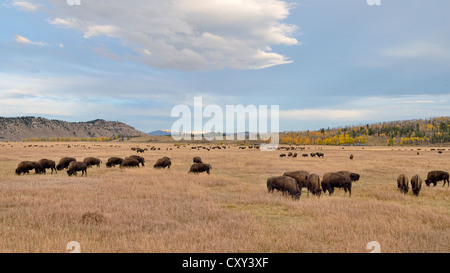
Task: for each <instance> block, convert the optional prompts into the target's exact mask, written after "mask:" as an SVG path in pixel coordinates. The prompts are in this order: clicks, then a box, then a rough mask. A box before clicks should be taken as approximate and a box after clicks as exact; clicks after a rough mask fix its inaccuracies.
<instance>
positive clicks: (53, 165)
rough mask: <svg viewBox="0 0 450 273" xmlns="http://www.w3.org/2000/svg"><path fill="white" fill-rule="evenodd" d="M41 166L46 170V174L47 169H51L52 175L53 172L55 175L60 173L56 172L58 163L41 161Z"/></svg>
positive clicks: (48, 160) (47, 160) (46, 160)
mask: <svg viewBox="0 0 450 273" xmlns="http://www.w3.org/2000/svg"><path fill="white" fill-rule="evenodd" d="M38 163H39V164H41V166H42V168H44V173H45V169H51V170H52V173H53V171H55V173H58V172H57V170H56V163H55V161H53V160H50V159H41V160H39V161H38Z"/></svg>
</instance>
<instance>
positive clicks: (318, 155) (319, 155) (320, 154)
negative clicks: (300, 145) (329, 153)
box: [316, 152, 324, 157]
mask: <svg viewBox="0 0 450 273" xmlns="http://www.w3.org/2000/svg"><path fill="white" fill-rule="evenodd" d="M316 155H317V157H323V156H324V154H323V153H321V152H317V153H316Z"/></svg>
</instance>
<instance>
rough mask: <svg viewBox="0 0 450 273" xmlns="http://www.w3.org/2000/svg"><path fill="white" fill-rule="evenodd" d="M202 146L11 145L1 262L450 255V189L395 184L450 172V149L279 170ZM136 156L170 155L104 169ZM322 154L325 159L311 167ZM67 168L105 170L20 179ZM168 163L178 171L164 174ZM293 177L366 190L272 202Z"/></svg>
mask: <svg viewBox="0 0 450 273" xmlns="http://www.w3.org/2000/svg"><path fill="white" fill-rule="evenodd" d="M29 145H31V147H28V146H29ZM200 145H201V144H198V145H195V144H191V145H187V146H181V147H180V148H177V147H176V146H174V145H173V144H153V143H150V144H149V143H120V142H109V143H32V144H30V143H0V252H66V251H67V250H66V245H67V244H68V243H69V242H71V241H76V242H79V243H80V246H81V252H170V253H172V252H208V253H209V252H257V253H260V252H369V251H370V250H368V249H367V244H368V243H369V242H371V241H377V242H379V244H380V247H381V249H380V250H381V252H402V253H403V252H444V253H448V252H450V188H449V187H447V185H446V186H445V187H442V185H443V182H442V181H440V182H438V184H437V186H436V187H433V186H431V187H427V186H426V185H425V183H424V184H423V185H422V190H421V192H420V194H419V196H417V197H416V196H414V195H413V194H412V192H411V189H410V191H409V192H408V193H407V194H406V195H403V194H401V193H400V192H399V191H398V190H397V182H396V179H397V176H398V175H399V174H400V173H405V174H406V175H407V176H408V177H409V178H411V177H412V176H413V175H415V174H419V175H420V176H421V177H422V179H423V180H425V179H426V176H427V173H428V171H431V170H444V171H450V164H449V159H450V151H448V150H447V149H446V150H445V151H444V152H443V153H442V154H438V153H437V152H436V151H431V150H430V149H431V148H430V147H416V146H415V147H336V146H306V149H305V150H304V151H300V150H295V151H292V152H297V153H298V155H299V156H298V157H296V158H292V157H286V158H280V157H279V155H280V154H281V153H287V152H286V151H284V150H283V151H273V152H261V151H259V150H257V149H245V150H243V149H239V148H238V147H236V146H231V147H230V148H227V149H220V150H219V149H212V150H210V151H207V150H206V149H200V150H192V149H191V147H192V146H200ZM68 146H70V148H69V147H68ZM137 146H139V147H141V148H146V147H147V148H150V147H151V146H155V147H159V148H160V150H150V149H149V150H148V151H146V152H145V153H143V154H141V153H140V154H138V155H141V156H143V157H144V158H145V159H146V164H145V167H140V168H130V169H125V168H123V169H121V168H119V167H115V168H106V167H105V163H106V161H107V159H108V158H109V157H112V156H118V157H122V158H123V157H126V156H129V155H132V154H136V152H134V151H131V149H130V148H131V147H137ZM203 146H209V144H203ZM170 148H171V150H170ZM417 149H421V150H420V151H419V152H420V154H419V155H418V154H417V152H418V151H417ZM317 151H321V152H323V153H324V154H325V156H324V158H317V157H314V158H312V157H302V156H301V154H302V153H308V154H309V153H311V152H317ZM350 154H353V155H354V159H353V160H350V159H349V156H350ZM65 156H71V157H75V158H76V159H77V160H78V161H82V160H83V159H84V158H85V157H88V156H93V157H98V158H100V159H101V160H102V161H103V163H102V164H101V167H99V168H97V167H93V168H89V169H88V175H87V177H81V176H80V175H78V177H69V176H68V175H67V173H66V171H59V172H58V173H57V174H50V172H49V170H47V174H45V175H35V174H34V171H32V172H30V174H28V175H20V176H18V175H16V174H15V172H14V170H15V168H16V167H17V165H18V163H19V162H20V161H23V160H31V161H38V160H39V159H42V158H48V159H51V160H54V161H56V163H58V161H59V159H60V158H62V157H65ZM163 156H168V157H170V158H171V161H172V166H171V168H170V169H167V168H166V169H154V168H153V167H152V166H153V164H154V163H155V161H156V160H157V159H158V158H161V157H163ZM194 156H200V157H201V158H202V160H203V162H205V163H208V164H211V166H212V170H211V174H210V175H208V174H206V173H201V174H188V170H189V168H190V166H191V165H192V159H193V157H194ZM294 170H306V171H309V172H311V173H316V174H318V175H320V177H322V176H323V174H324V173H326V172H329V171H339V170H349V171H352V172H356V173H359V174H360V175H361V178H360V180H359V181H358V182H354V183H353V185H352V195H351V197H349V196H348V193H347V194H344V191H343V190H339V189H336V190H335V193H334V194H333V195H331V196H329V195H328V194H326V195H324V194H322V196H321V197H317V196H312V195H308V194H307V192H306V190H305V189H303V193H302V195H301V197H300V200H298V201H295V200H293V199H292V198H290V197H288V196H282V194H281V193H279V192H274V193H271V194H269V193H268V192H267V187H266V181H267V179H268V178H269V177H271V176H278V175H282V174H283V173H284V172H286V171H294Z"/></svg>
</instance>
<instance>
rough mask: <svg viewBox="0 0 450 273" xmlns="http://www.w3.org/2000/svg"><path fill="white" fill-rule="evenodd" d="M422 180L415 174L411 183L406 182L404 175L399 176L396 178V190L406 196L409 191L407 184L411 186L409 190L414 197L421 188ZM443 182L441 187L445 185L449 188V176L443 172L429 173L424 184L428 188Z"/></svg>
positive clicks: (406, 178)
mask: <svg viewBox="0 0 450 273" xmlns="http://www.w3.org/2000/svg"><path fill="white" fill-rule="evenodd" d="M422 181H423V180H422V178H421V177H420V176H419V175H418V174H416V175H414V176H413V177H412V178H411V181H409V180H408V177H407V176H406V175H405V174H403V173H402V174H400V175H399V176H398V178H397V188H398V189H399V190H400V192H402V193H404V194H406V193H408V191H409V184H411V190H412V192H413V194H414V195H416V196H418V195H419V192H420V189H421V188H422ZM439 181H444V184H443V185H442V186H445V183H447V187H448V186H449V174H448V172H445V171H430V172H428V174H427V179H425V184H426V185H427V186H428V187H429V186H430V184H433V186H434V187H436V185H437V182H439Z"/></svg>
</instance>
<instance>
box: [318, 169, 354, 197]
mask: <svg viewBox="0 0 450 273" xmlns="http://www.w3.org/2000/svg"><path fill="white" fill-rule="evenodd" d="M321 185H322V190H323V192H324V193H326V192H327V191H328V193H329V195H331V194H333V192H334V188H344V191H345V193H347V191H348V192H349V196H351V195H352V180H351V179H350V178H349V177H347V176H345V175H343V174H340V173H331V172H330V173H325V174H324V175H323V179H322V183H321Z"/></svg>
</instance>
